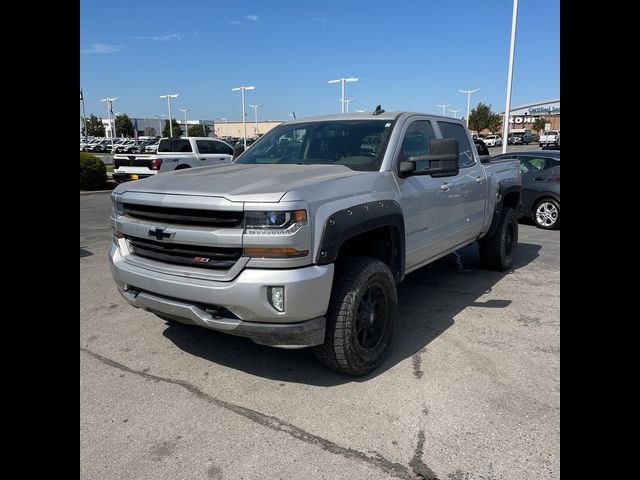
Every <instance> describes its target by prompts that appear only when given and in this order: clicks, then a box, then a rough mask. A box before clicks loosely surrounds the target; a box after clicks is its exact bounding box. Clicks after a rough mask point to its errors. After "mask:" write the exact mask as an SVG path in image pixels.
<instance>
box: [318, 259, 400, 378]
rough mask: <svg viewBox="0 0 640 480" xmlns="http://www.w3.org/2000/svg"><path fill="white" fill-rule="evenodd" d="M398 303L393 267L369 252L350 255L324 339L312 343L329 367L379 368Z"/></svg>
mask: <svg viewBox="0 0 640 480" xmlns="http://www.w3.org/2000/svg"><path fill="white" fill-rule="evenodd" d="M397 305H398V294H397V291H396V282H395V279H394V278H393V274H392V273H391V270H390V269H389V267H388V266H387V265H386V264H385V263H383V262H382V261H380V260H378V259H375V258H370V257H349V258H347V259H346V260H344V261H343V262H341V263H340V264H338V265H337V268H336V272H335V276H334V282H333V289H332V291H331V300H330V302H329V310H328V311H327V315H326V319H327V325H326V332H325V340H324V343H323V344H322V345H319V346H317V347H314V348H313V353H314V355H315V356H316V358H317V359H318V361H319V362H320V363H321V364H323V365H324V366H326V367H328V368H331V369H333V370H336V371H338V372H343V373H346V374H348V375H353V376H361V375H366V374H367V373H369V372H371V371H372V370H374V369H375V368H376V367H377V366H378V365H380V362H381V361H382V359H383V358H384V357H385V355H386V354H387V351H388V350H389V345H390V344H391V339H392V338H393V331H394V327H395V311H396V309H397Z"/></svg>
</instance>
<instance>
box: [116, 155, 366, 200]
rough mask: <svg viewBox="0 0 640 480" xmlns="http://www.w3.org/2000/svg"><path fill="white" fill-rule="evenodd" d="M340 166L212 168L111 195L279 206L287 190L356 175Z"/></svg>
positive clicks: (139, 183)
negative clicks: (199, 198) (197, 198)
mask: <svg viewBox="0 0 640 480" xmlns="http://www.w3.org/2000/svg"><path fill="white" fill-rule="evenodd" d="M361 173H362V172H357V171H354V170H351V169H350V168H348V167H345V166H344V165H244V164H237V163H235V164H231V165H216V166H212V167H200V168H188V169H184V170H178V171H174V172H166V173H161V174H158V175H154V176H153V177H149V178H145V179H144V180H136V181H133V182H127V183H123V184H120V185H119V186H118V187H117V188H116V189H115V190H114V193H118V194H120V193H124V192H143V193H162V194H169V195H202V196H208V197H223V198H226V199H227V200H229V201H232V202H270V203H272V202H279V201H280V199H281V198H282V197H283V196H284V194H285V193H287V192H288V191H290V190H295V189H296V188H299V187H303V186H305V187H306V186H309V185H315V184H318V183H321V182H328V181H331V180H335V179H338V178H344V177H349V176H354V175H359V174H361Z"/></svg>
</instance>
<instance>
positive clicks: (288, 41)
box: [80, 0, 560, 120]
mask: <svg viewBox="0 0 640 480" xmlns="http://www.w3.org/2000/svg"><path fill="white" fill-rule="evenodd" d="M512 8H513V1H512V0H485V1H478V0H475V1H467V0H449V1H446V2H443V1H441V0H422V1H418V0H394V1H389V0H384V1H380V0H368V1H365V0H362V1H348V0H323V1H322V2H307V1H285V0H283V1H275V0H272V1H260V0H219V1H214V0H209V1H205V0H200V1H191V0H183V1H176V0H173V1H165V0H155V1H153V2H132V1H126V2H125V1H121V0H110V1H108V2H98V1H95V0H91V1H88V0H81V2H80V87H81V88H82V89H83V92H84V96H85V107H86V112H87V115H89V114H90V113H95V114H96V115H98V116H105V115H106V110H105V106H104V103H101V102H100V99H101V98H105V97H119V99H118V100H116V102H115V103H114V112H122V113H127V114H129V116H136V117H151V118H152V117H153V116H154V115H156V114H167V103H166V100H165V99H160V98H158V97H159V96H160V95H163V94H167V93H180V94H181V95H180V97H179V98H177V99H174V100H173V101H172V110H173V115H174V117H175V116H176V114H178V116H179V117H178V118H182V115H183V114H182V112H180V111H178V109H179V108H191V111H190V112H189V113H188V118H189V119H199V118H202V117H204V118H205V119H215V118H216V117H225V118H227V119H229V120H240V119H241V118H242V105H241V99H240V93H239V92H232V91H231V89H232V88H233V87H237V86H240V85H255V87H256V90H254V91H248V92H247V102H246V103H247V105H248V104H260V103H262V104H263V105H264V106H263V107H261V108H260V109H259V111H258V115H259V119H261V120H262V119H274V120H287V119H288V115H289V113H291V112H292V111H295V112H296V115H297V117H298V118H300V117H304V116H310V115H320V114H326V113H334V112H339V111H340V102H339V99H340V95H341V92H340V86H339V84H328V83H327V81H328V80H332V79H336V78H341V77H350V76H354V77H359V78H360V81H359V82H355V83H348V84H347V98H354V97H355V98H356V100H355V101H354V102H352V103H351V104H350V106H349V109H350V111H353V110H356V109H367V110H368V111H372V110H373V109H374V108H375V106H376V105H377V104H382V106H383V108H385V109H386V110H412V111H420V112H433V113H442V109H441V108H438V107H436V104H451V106H450V107H448V108H449V109H451V110H461V111H460V112H459V113H457V116H458V117H461V116H464V115H465V114H466V108H467V96H466V94H463V93H459V92H458V89H462V90H471V89H476V88H481V90H480V91H479V92H477V93H474V94H473V95H472V97H471V107H472V108H473V107H474V106H475V105H477V103H478V102H485V103H490V104H491V105H492V107H493V110H494V111H496V112H502V111H504V104H505V93H506V83H507V66H508V61H509V41H510V35H511V15H512ZM554 98H560V1H559V0H521V1H520V2H519V10H518V31H517V39H516V58H515V70H514V79H513V97H512V106H518V105H522V104H525V103H530V102H535V101H543V100H549V99H554ZM247 110H248V114H249V117H248V118H250V119H253V118H254V116H253V109H249V107H247ZM447 113H448V114H450V115H453V114H452V113H450V112H447Z"/></svg>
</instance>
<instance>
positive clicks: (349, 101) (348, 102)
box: [344, 98, 357, 113]
mask: <svg viewBox="0 0 640 480" xmlns="http://www.w3.org/2000/svg"><path fill="white" fill-rule="evenodd" d="M354 100H357V98H352V99H351V100H345V101H344V103H346V104H347V113H349V104H350V103H351V102H353V101H354Z"/></svg>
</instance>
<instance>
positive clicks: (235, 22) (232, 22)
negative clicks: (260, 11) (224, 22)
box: [229, 20, 241, 25]
mask: <svg viewBox="0 0 640 480" xmlns="http://www.w3.org/2000/svg"><path fill="white" fill-rule="evenodd" d="M229 23H230V24H231V25H240V24H241V23H240V22H239V21H237V20H231V21H230V22H229Z"/></svg>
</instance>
